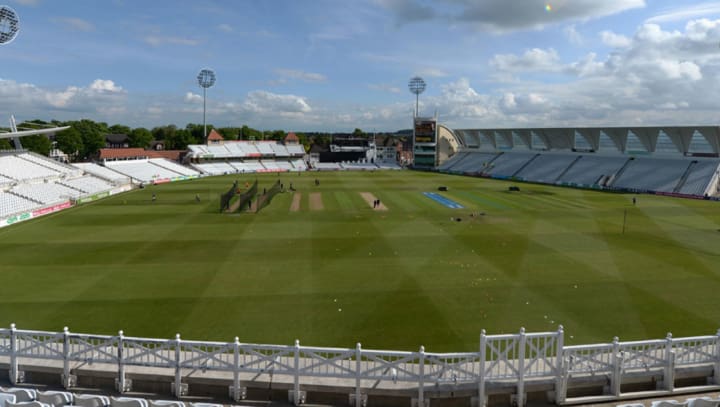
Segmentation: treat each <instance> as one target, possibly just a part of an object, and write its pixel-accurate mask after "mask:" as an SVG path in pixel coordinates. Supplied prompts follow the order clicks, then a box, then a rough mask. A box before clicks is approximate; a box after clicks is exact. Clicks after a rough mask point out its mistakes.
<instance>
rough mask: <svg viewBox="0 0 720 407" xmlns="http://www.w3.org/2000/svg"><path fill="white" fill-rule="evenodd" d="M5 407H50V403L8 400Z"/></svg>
mask: <svg viewBox="0 0 720 407" xmlns="http://www.w3.org/2000/svg"><path fill="white" fill-rule="evenodd" d="M5 407H50V404H45V403H41V402H39V401H21V402H17V403H11V402H9V401H6V402H5Z"/></svg>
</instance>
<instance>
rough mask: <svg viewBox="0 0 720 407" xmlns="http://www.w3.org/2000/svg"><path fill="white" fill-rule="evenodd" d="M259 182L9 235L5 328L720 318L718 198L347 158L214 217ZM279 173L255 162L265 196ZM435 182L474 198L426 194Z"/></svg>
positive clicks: (537, 325) (383, 341)
mask: <svg viewBox="0 0 720 407" xmlns="http://www.w3.org/2000/svg"><path fill="white" fill-rule="evenodd" d="M255 178H256V176H254V175H253V176H244V177H237V176H226V177H213V178H206V179H200V180H193V181H186V182H180V183H174V184H166V185H160V186H153V187H149V188H146V189H143V190H137V191H133V192H129V193H125V194H122V195H118V196H114V197H110V198H107V199H104V200H101V201H98V202H95V203H91V204H87V205H82V206H79V207H75V208H72V209H69V210H66V211H63V212H61V213H58V214H54V215H49V216H46V217H43V218H40V219H37V220H32V221H29V222H25V223H21V224H17V225H14V226H12V227H8V228H4V229H0V241H2V244H1V245H0V256H1V258H2V262H0V275H1V276H2V281H3V283H2V290H1V292H2V295H0V325H2V326H8V325H9V324H10V323H11V322H15V323H17V324H18V327H19V328H26V329H47V330H61V329H62V327H63V326H69V327H70V329H71V330H72V331H75V332H92V333H104V334H114V333H116V332H117V330H119V329H123V330H124V331H125V333H126V335H131V336H152V337H167V338H169V337H174V335H175V333H176V332H179V333H181V334H182V336H183V337H184V338H186V339H206V340H221V341H231V340H232V339H233V338H234V337H235V336H238V337H239V338H240V340H241V341H243V342H262V343H281V344H290V343H292V342H293V341H294V340H295V339H296V338H297V339H300V341H301V343H302V344H305V345H317V346H338V347H353V346H354V345H355V343H356V342H362V344H363V347H365V348H385V349H387V348H391V349H407V350H415V349H417V348H418V347H419V346H420V345H425V346H426V349H427V350H428V351H472V350H476V349H477V347H478V335H479V333H480V330H481V329H483V328H484V329H486V330H487V332H488V333H509V332H517V331H518V330H519V329H520V327H525V328H526V329H527V330H528V331H547V330H554V329H557V326H558V324H563V325H564V326H565V330H566V341H567V342H569V343H571V344H578V343H593V342H607V341H610V340H611V339H612V337H613V336H619V337H620V338H621V339H622V340H631V339H649V338H657V337H664V336H665V334H666V333H667V332H668V331H672V332H673V334H674V335H675V336H690V335H705V334H713V333H714V332H715V330H716V329H717V328H719V327H720V323H719V322H718V321H720V307H719V306H718V305H719V304H720V300H718V299H717V298H718V296H717V293H718V292H720V263H719V260H720V232H719V228H720V204H719V203H716V202H705V201H694V200H684V199H676V198H665V197H655V196H648V195H641V196H639V197H638V204H637V206H633V205H632V195H623V194H613V193H602V192H596V191H584V190H576V189H567V188H556V187H549V186H540V185H529V184H520V187H521V191H520V192H508V191H507V187H508V186H509V185H511V184H509V183H507V182H502V181H493V180H483V179H477V178H466V177H459V176H450V175H441V174H432V173H423V172H408V171H402V172H393V171H387V172H375V173H366V172H353V173H351V172H342V173H340V172H338V173H318V174H303V175H302V176H298V175H287V174H283V175H282V176H280V179H281V180H282V181H283V183H284V184H285V186H286V187H287V186H288V185H289V183H290V182H292V183H293V185H294V187H295V188H296V189H297V190H298V191H300V192H301V193H302V194H303V196H302V200H301V202H300V209H299V211H296V212H292V211H290V210H289V208H290V205H291V201H292V194H290V193H281V194H279V195H278V196H276V197H275V198H274V200H273V201H272V203H271V204H270V205H269V206H268V207H266V208H265V209H263V210H262V211H261V212H260V213H257V214H250V213H240V214H235V215H222V214H219V213H218V206H219V195H220V193H222V192H224V191H226V190H227V189H228V188H229V187H230V185H231V183H232V182H233V181H234V180H235V179H239V180H240V185H244V183H245V181H252V180H254V179H255ZM277 178H278V176H277V175H274V174H268V175H258V176H257V179H258V180H259V182H260V190H262V188H264V187H266V188H269V187H270V186H271V185H272V183H273V182H274V181H275V180H276V179H277ZM315 178H317V179H319V181H320V186H315V185H314V182H313V181H314V179H315ZM439 185H446V186H448V187H449V191H448V192H441V193H440V194H441V195H443V196H445V197H447V198H449V199H451V200H453V201H455V202H457V203H460V204H462V205H464V206H465V209H450V208H447V207H445V206H443V205H441V204H440V203H438V202H436V201H434V200H432V199H430V198H428V197H425V196H423V194H422V192H438V191H437V186H439ZM311 192H320V193H321V196H322V201H323V207H324V209H323V210H311V207H310V202H309V194H310V193H311ZM360 192H370V193H373V194H375V196H377V197H378V198H379V199H380V200H381V201H382V203H383V204H385V205H386V206H387V207H388V209H389V210H388V211H373V209H372V208H371V207H370V206H368V204H367V203H366V202H365V201H364V200H363V198H362V197H361V196H360V194H359V193H360ZM153 193H155V194H157V197H158V198H157V201H156V202H154V203H153V202H152V200H151V195H152V194H153ZM196 194H199V195H200V197H201V201H200V202H199V203H198V202H196V201H195V195H196ZM480 212H482V213H485V215H483V216H474V217H471V216H469V215H470V214H471V213H480ZM625 214H626V222H625V232H624V233H623V218H624V217H625ZM451 218H460V219H461V221H460V222H457V221H455V220H451Z"/></svg>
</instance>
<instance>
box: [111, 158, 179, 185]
mask: <svg viewBox="0 0 720 407" xmlns="http://www.w3.org/2000/svg"><path fill="white" fill-rule="evenodd" d="M158 160H163V159H162V158H159V159H158ZM105 166H106V167H109V168H111V169H112V170H115V171H117V172H119V173H121V174H124V175H127V176H128V177H130V178H132V179H135V180H137V181H140V182H148V183H151V182H157V181H160V180H172V179H175V178H178V177H180V176H182V175H181V174H179V173H177V172H175V171H172V170H169V169H167V168H164V167H160V166H158V165H155V164H153V163H152V162H150V161H148V160H127V161H107V162H105Z"/></svg>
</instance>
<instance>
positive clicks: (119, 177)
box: [73, 163, 130, 185]
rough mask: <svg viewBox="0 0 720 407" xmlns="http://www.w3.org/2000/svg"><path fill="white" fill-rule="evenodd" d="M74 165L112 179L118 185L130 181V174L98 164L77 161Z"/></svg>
mask: <svg viewBox="0 0 720 407" xmlns="http://www.w3.org/2000/svg"><path fill="white" fill-rule="evenodd" d="M73 166H75V167H77V168H79V169H81V170H83V171H85V172H86V173H88V174H92V175H94V176H96V177H98V178H102V179H104V180H107V181H110V182H112V183H113V184H116V185H121V184H128V183H129V182H130V178H129V177H128V176H126V175H123V174H120V173H119V172H116V171H113V170H111V169H109V168H107V167H103V166H100V165H97V164H93V163H75V164H73Z"/></svg>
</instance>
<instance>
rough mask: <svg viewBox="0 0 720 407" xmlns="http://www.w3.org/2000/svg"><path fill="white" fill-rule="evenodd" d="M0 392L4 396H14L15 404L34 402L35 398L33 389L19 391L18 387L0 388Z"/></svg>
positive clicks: (35, 393) (35, 394)
mask: <svg viewBox="0 0 720 407" xmlns="http://www.w3.org/2000/svg"><path fill="white" fill-rule="evenodd" d="M0 392H2V393H5V394H12V395H13V396H15V402H16V403H22V402H26V401H35V399H36V398H37V392H36V391H35V389H21V388H18V387H11V388H9V389H5V388H0Z"/></svg>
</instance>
